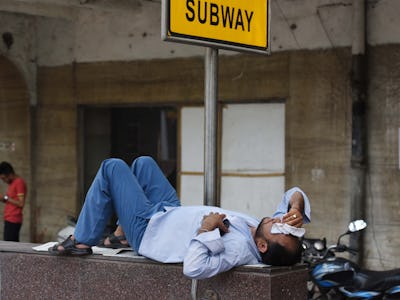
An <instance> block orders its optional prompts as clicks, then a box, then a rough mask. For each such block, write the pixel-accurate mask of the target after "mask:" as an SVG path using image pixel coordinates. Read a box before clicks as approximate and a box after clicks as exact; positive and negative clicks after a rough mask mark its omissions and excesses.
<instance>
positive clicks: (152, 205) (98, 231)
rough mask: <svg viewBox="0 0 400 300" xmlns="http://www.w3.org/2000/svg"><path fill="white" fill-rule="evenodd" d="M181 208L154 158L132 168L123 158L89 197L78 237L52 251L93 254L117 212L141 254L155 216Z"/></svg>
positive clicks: (107, 165)
mask: <svg viewBox="0 0 400 300" xmlns="http://www.w3.org/2000/svg"><path fill="white" fill-rule="evenodd" d="M179 205H180V202H179V199H178V197H177V195H176V191H175V189H174V188H173V187H172V186H171V184H170V183H169V182H168V180H167V179H166V178H165V176H164V174H163V173H162V171H161V170H160V168H159V167H158V165H157V163H156V162H155V161H154V160H153V159H152V158H151V157H147V156H144V157H139V158H137V159H136V160H134V162H133V163H132V166H131V167H130V168H129V166H128V165H127V164H126V163H125V162H124V161H122V160H120V159H115V158H114V159H107V160H105V161H104V162H103V163H102V164H101V166H100V169H99V170H98V172H97V175H96V177H95V179H94V181H93V182H92V185H91V187H90V189H89V191H88V193H87V195H86V198H85V203H84V205H83V208H82V211H81V213H80V215H79V218H78V223H77V225H76V229H75V234H74V236H71V237H69V238H68V239H67V240H65V241H64V242H63V243H61V244H60V245H56V246H54V247H52V248H50V249H49V252H51V253H53V254H62V255H86V254H91V253H92V252H91V248H90V247H91V246H94V245H96V244H97V243H98V242H99V240H100V238H101V236H102V234H103V231H104V229H105V227H106V224H107V222H108V220H109V218H110V217H111V215H112V213H113V212H115V213H116V214H117V217H118V224H119V225H120V227H122V228H123V231H124V232H125V235H126V238H127V240H128V242H129V244H130V245H131V246H132V248H133V249H134V250H136V251H137V250H138V249H139V246H140V242H141V240H142V237H143V234H144V231H145V229H146V226H147V223H148V221H149V219H150V218H151V216H152V215H153V214H155V213H156V212H158V211H162V210H163V209H164V207H165V206H179ZM122 228H120V229H122ZM115 234H116V235H117V234H118V233H115Z"/></svg>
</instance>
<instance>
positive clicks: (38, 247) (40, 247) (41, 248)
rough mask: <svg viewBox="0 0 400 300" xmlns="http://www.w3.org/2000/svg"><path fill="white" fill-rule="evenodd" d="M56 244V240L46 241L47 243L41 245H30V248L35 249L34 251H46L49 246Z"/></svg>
mask: <svg viewBox="0 0 400 300" xmlns="http://www.w3.org/2000/svg"><path fill="white" fill-rule="evenodd" d="M56 244H57V242H48V243H46V244H43V245H39V246H35V247H32V249H33V250H35V251H46V252H47V251H48V250H49V248H50V247H53V246H54V245H56Z"/></svg>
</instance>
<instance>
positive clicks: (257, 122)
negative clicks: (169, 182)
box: [179, 103, 285, 217]
mask: <svg viewBox="0 0 400 300" xmlns="http://www.w3.org/2000/svg"><path fill="white" fill-rule="evenodd" d="M180 128H181V174H180V190H179V196H180V199H181V202H182V205H202V204H203V195H204V191H203V187H204V175H203V168H204V166H203V165H204V109H203V107H184V108H182V109H181V126H180ZM221 131H222V135H221V136H222V141H221V143H220V144H221V145H222V149H221V151H222V155H221V159H222V162H221V173H222V176H221V196H220V200H221V207H223V208H227V209H231V210H237V211H241V212H245V213H248V214H250V215H253V216H255V217H262V216H264V215H270V214H272V213H273V212H274V210H275V208H276V206H277V204H278V202H279V200H280V199H281V197H282V194H283V192H284V185H285V176H284V169H285V161H284V160H285V151H284V150H285V145H284V141H285V105H284V104H282V103H272V104H271V103H253V104H229V105H225V106H224V108H223V111H222V128H221Z"/></svg>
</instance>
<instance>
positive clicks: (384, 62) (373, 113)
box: [366, 46, 400, 269]
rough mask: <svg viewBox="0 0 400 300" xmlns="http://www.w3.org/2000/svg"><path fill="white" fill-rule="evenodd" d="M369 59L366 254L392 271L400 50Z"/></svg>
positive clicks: (399, 207)
mask: <svg viewBox="0 0 400 300" xmlns="http://www.w3.org/2000/svg"><path fill="white" fill-rule="evenodd" d="M369 58H370V59H369V65H370V71H369V74H370V76H369V77H370V82H369V95H368V98H369V100H368V104H369V107H368V113H369V116H368V124H367V126H368V132H369V134H368V139H369V143H368V147H369V149H368V159H369V164H368V166H369V170H368V177H367V183H368V203H367V205H368V208H367V219H368V222H369V224H370V227H369V229H368V230H367V238H366V241H367V242H368V244H367V247H366V251H367V255H368V258H369V261H368V262H369V263H370V264H371V265H373V266H376V267H378V268H383V269H389V268H394V267H399V266H400V262H399V259H398V257H399V256H400V252H399V249H400V230H399V226H400V201H399V195H400V162H399V153H400V152H399V151H400V149H399V138H400V137H399V134H400V132H399V131H400V101H399V95H400V47H399V46H386V47H379V48H377V49H374V51H371V52H370V55H369ZM396 258H397V259H396Z"/></svg>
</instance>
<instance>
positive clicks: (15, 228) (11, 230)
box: [4, 221, 22, 242]
mask: <svg viewBox="0 0 400 300" xmlns="http://www.w3.org/2000/svg"><path fill="white" fill-rule="evenodd" d="M21 225H22V224H18V223H11V222H8V221H4V240H5V241H10V242H19V231H20V229H21Z"/></svg>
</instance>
